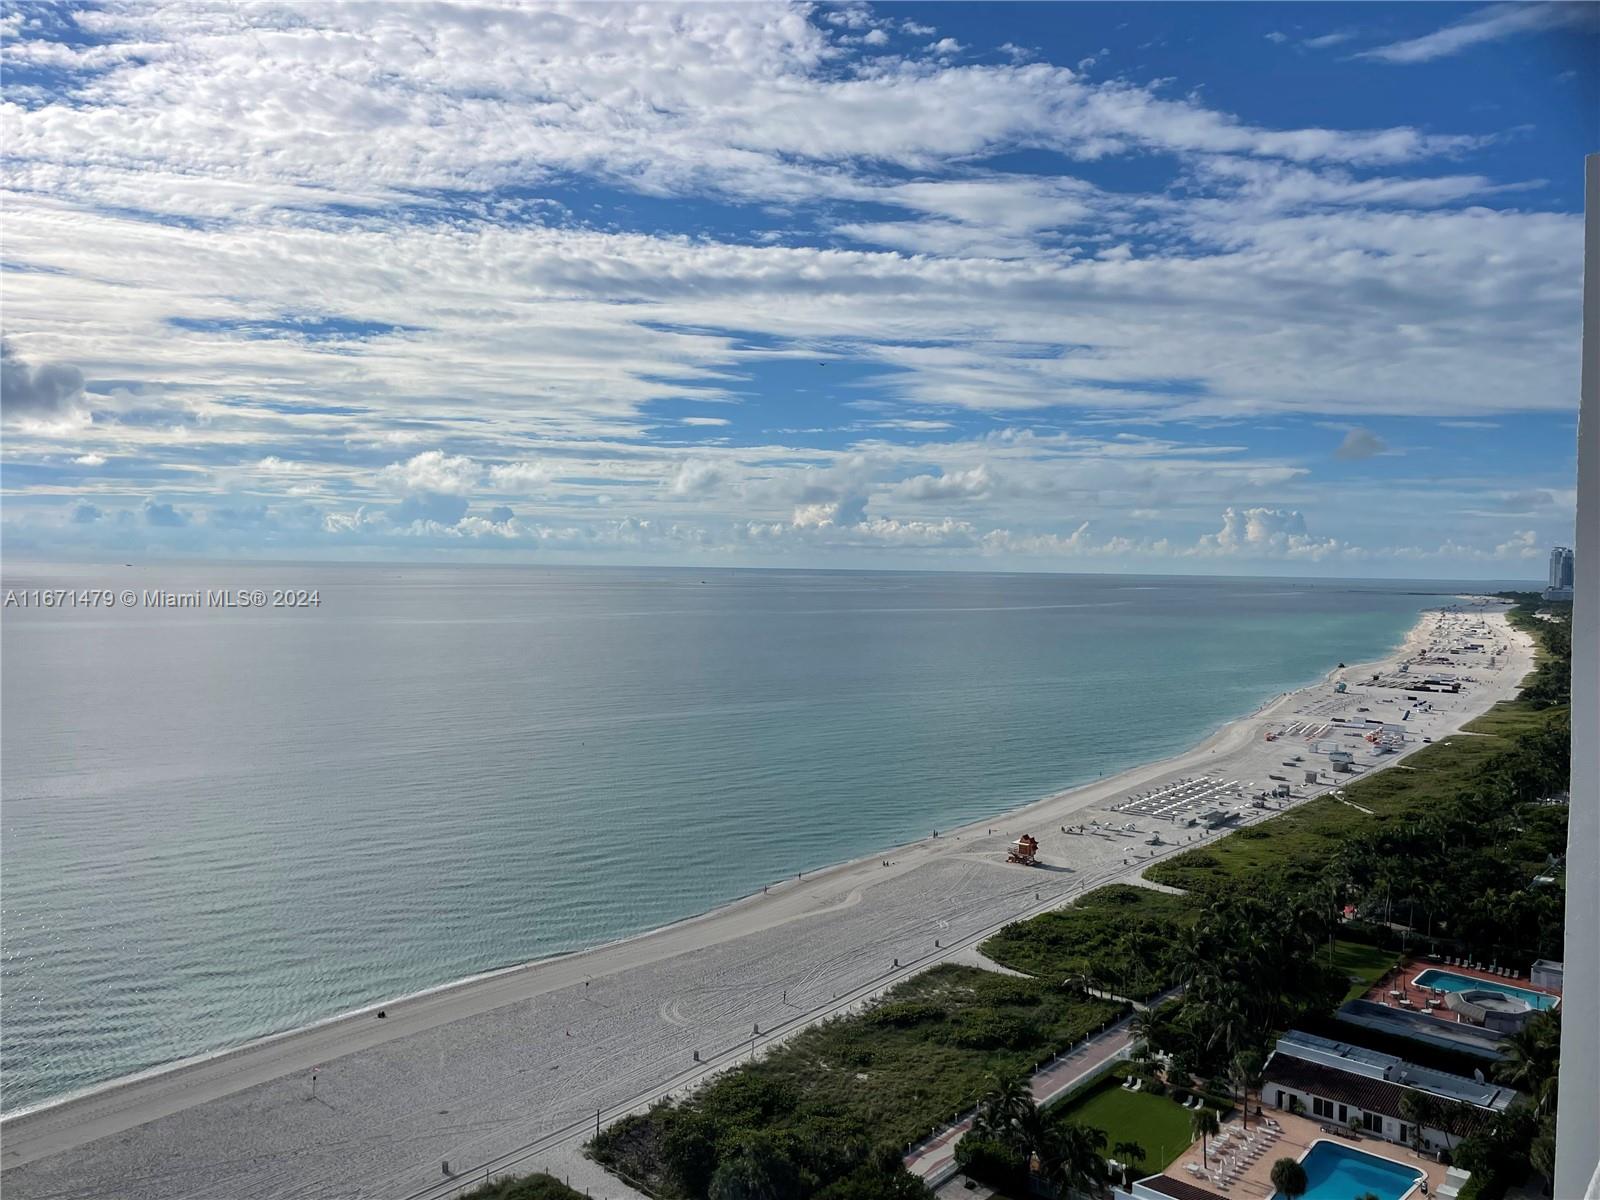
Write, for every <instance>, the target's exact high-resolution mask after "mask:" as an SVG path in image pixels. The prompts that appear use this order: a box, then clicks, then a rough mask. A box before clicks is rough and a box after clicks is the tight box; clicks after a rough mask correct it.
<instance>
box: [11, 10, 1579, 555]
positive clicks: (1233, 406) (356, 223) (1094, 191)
mask: <svg viewBox="0 0 1600 1200" xmlns="http://www.w3.org/2000/svg"><path fill="white" fill-rule="evenodd" d="M1597 12H1600V9H1597V8H1596V7H1595V6H1592V5H1589V6H1584V5H1569V4H1491V5H1450V4H1426V5H1423V4H1405V5H1388V4H1358V5H1339V4H1290V5H1278V4H1249V5H1244V4H1241V5H1211V4H1139V5H1100V4H1070V5H1069V4H1017V5H1007V4H1000V5H983V6H975V5H974V6H968V5H961V4H937V5H906V4H901V5H877V6H869V5H835V6H820V5H819V6H784V5H761V4H742V5H727V6H722V5H695V6H687V7H678V6H674V5H668V4H657V5H650V6H644V7H641V8H630V7H614V6H609V5H603V4H583V5H577V6H575V7H569V8H562V7H554V6H536V5H528V6H516V5H495V6H492V7H491V6H459V7H451V6H421V5H401V4H394V5H354V4H352V5H343V4H337V3H330V4H325V5H317V6H306V5H263V6H260V7H250V8H245V7H241V6H235V5H231V4H217V5H204V4H200V5H185V6H183V7H176V6H174V7H166V6H160V5H143V4H138V5H124V4H119V3H113V4H103V5H72V4H39V5H30V4H12V5H8V6H7V7H6V8H5V9H4V16H3V18H0V35H3V38H4V46H3V50H0V54H3V61H4V69H5V88H4V103H5V108H6V111H5V113H4V127H5V129H6V134H5V142H4V156H3V163H4V176H3V187H4V196H3V201H4V205H5V212H6V236H5V242H4V251H3V260H4V262H3V269H4V290H5V296H4V299H5V305H4V311H3V333H4V343H5V360H4V361H5V366H4V369H5V375H4V431H3V432H4V440H3V470H4V481H3V482H4V509H3V533H4V538H5V552H6V554H7V556H9V557H13V558H16V557H28V558H38V557H62V558H66V557H73V558H77V557H86V558H95V557H103V558H109V557H116V558H121V557H125V556H128V555H132V554H147V555H163V556H171V555H205V556H216V557H241V558H242V557H269V558H290V557H293V558H308V557H323V558H333V559H342V558H349V559H363V558H365V559H371V558H383V559H395V558H429V559H433V558H438V559H456V558H473V559H493V560H502V561H503V560H509V559H516V558H524V559H529V560H534V561H537V560H540V559H550V560H552V561H608V562H620V561H630V562H705V563H720V564H727V565H740V564H751V565H786V564H787V565H811V566H861V567H882V566H903V567H908V568H945V567H951V568H954V567H984V568H992V569H1022V570H1057V571H1072V570H1096V571H1116V570H1138V571H1162V572H1206V573H1218V572H1241V573H1251V574H1266V573H1280V574H1292V573H1303V574H1321V575H1336V574H1349V575H1364V576H1371V575H1394V576H1405V577H1427V576H1436V577H1483V578H1506V577H1517V576H1525V577H1529V578H1537V577H1539V576H1540V575H1541V574H1542V569H1543V568H1542V562H1543V558H1544V556H1545V553H1546V550H1547V547H1548V546H1549V545H1550V544H1551V543H1555V542H1570V539H1571V534H1572V511H1573V475H1574V453H1573V435H1574V422H1575V410H1576V394H1577V372H1578V303H1579V287H1580V276H1579V253H1580V242H1581V229H1580V216H1579V210H1580V205H1581V158H1582V156H1583V154H1584V153H1586V152H1589V151H1592V150H1594V149H1596V148H1600V116H1597V114H1600V79H1597V74H1596V68H1595V64H1596V62H1600V32H1597V17H1596V13H1597Z"/></svg>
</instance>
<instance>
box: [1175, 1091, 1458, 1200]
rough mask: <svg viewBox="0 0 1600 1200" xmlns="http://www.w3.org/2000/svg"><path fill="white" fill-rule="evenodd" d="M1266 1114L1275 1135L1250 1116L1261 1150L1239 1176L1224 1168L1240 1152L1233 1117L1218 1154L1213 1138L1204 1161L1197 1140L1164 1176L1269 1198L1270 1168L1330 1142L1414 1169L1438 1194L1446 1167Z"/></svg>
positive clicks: (1220, 1191)
mask: <svg viewBox="0 0 1600 1200" xmlns="http://www.w3.org/2000/svg"><path fill="white" fill-rule="evenodd" d="M1253 1103H1254V1102H1253V1101H1252V1104H1253ZM1265 1115H1266V1117H1267V1118H1268V1119H1269V1120H1271V1121H1274V1122H1276V1123H1277V1126H1278V1130H1277V1133H1276V1135H1274V1134H1273V1133H1272V1131H1271V1130H1270V1128H1268V1127H1267V1126H1264V1125H1263V1124H1262V1123H1261V1122H1260V1120H1259V1118H1257V1117H1255V1116H1253V1115H1252V1116H1251V1118H1250V1134H1251V1136H1252V1137H1253V1138H1255V1140H1256V1145H1257V1146H1258V1147H1259V1149H1253V1150H1252V1152H1253V1153H1255V1155H1256V1157H1255V1159H1254V1161H1249V1162H1243V1163H1239V1167H1240V1170H1239V1172H1238V1174H1236V1175H1232V1176H1230V1175H1229V1173H1228V1172H1227V1170H1226V1164H1228V1163H1229V1162H1230V1161H1231V1162H1238V1159H1237V1157H1236V1156H1237V1155H1238V1153H1239V1151H1240V1149H1241V1138H1242V1133H1243V1126H1242V1125H1241V1123H1240V1120H1239V1118H1238V1116H1237V1115H1235V1116H1234V1117H1233V1118H1231V1119H1230V1120H1229V1121H1228V1122H1227V1124H1225V1125H1223V1127H1222V1134H1224V1135H1227V1137H1226V1141H1225V1143H1224V1144H1223V1146H1222V1147H1221V1148H1220V1150H1219V1148H1218V1146H1217V1139H1216V1138H1212V1139H1211V1147H1210V1149H1211V1153H1210V1155H1209V1156H1208V1157H1207V1158H1206V1159H1205V1160H1203V1161H1202V1159H1201V1157H1200V1143H1199V1142H1196V1143H1195V1144H1194V1145H1192V1146H1190V1147H1189V1149H1188V1150H1186V1151H1184V1152H1183V1153H1182V1154H1180V1155H1179V1156H1178V1157H1177V1159H1175V1160H1174V1161H1173V1163H1172V1165H1171V1166H1169V1167H1168V1168H1167V1169H1166V1171H1165V1172H1163V1174H1165V1175H1168V1176H1170V1177H1171V1178H1173V1179H1177V1180H1181V1181H1182V1182H1185V1183H1189V1184H1193V1185H1195V1186H1197V1187H1201V1188H1204V1189H1205V1190H1207V1191H1209V1192H1214V1193H1216V1194H1217V1195H1220V1196H1226V1197H1229V1200H1233V1198H1234V1197H1238V1198H1239V1200H1272V1197H1273V1196H1275V1195H1276V1194H1277V1189H1276V1188H1275V1187H1273V1186H1272V1164H1273V1163H1275V1162H1277V1161H1278V1160H1279V1159H1280V1158H1294V1159H1298V1158H1302V1157H1304V1155H1305V1153H1306V1151H1307V1150H1309V1149H1310V1148H1311V1144H1312V1143H1313V1142H1318V1141H1331V1142H1335V1143H1337V1144H1339V1145H1341V1146H1348V1147H1350V1148H1351V1149H1352V1150H1361V1151H1364V1152H1365V1153H1367V1154H1371V1155H1373V1156H1375V1157H1377V1158H1386V1159H1388V1160H1389V1161H1390V1162H1397V1163H1401V1164H1403V1165H1404V1166H1407V1167H1415V1168H1416V1169H1417V1170H1419V1171H1421V1172H1423V1173H1424V1174H1425V1175H1426V1176H1427V1177H1428V1191H1429V1192H1430V1193H1433V1192H1437V1191H1438V1189H1439V1187H1440V1185H1441V1184H1443V1183H1444V1172H1445V1169H1444V1167H1443V1166H1442V1165H1440V1164H1439V1163H1437V1162H1434V1160H1433V1159H1431V1158H1427V1157H1425V1156H1423V1155H1421V1154H1418V1153H1417V1152H1416V1151H1414V1150H1412V1149H1410V1148H1409V1147H1407V1146H1397V1145H1395V1144H1394V1143H1393V1142H1386V1141H1384V1140H1383V1139H1382V1138H1377V1137H1367V1136H1363V1137H1361V1138H1360V1139H1356V1138H1351V1137H1344V1136H1338V1137H1336V1136H1334V1135H1331V1134H1326V1133H1323V1132H1322V1126H1323V1122H1321V1121H1311V1120H1307V1119H1306V1118H1304V1117H1296V1116H1292V1115H1290V1114H1289V1113H1286V1112H1281V1111H1278V1110H1277V1109H1273V1110H1270V1111H1268V1112H1267V1113H1266V1114H1265ZM1262 1130H1266V1131H1267V1132H1266V1137H1265V1139H1263V1137H1262V1133H1261V1131H1262ZM1219 1136H1221V1135H1219ZM1191 1167H1194V1168H1198V1170H1199V1171H1201V1172H1203V1174H1198V1173H1196V1172H1195V1171H1191V1170H1190V1168H1191Z"/></svg>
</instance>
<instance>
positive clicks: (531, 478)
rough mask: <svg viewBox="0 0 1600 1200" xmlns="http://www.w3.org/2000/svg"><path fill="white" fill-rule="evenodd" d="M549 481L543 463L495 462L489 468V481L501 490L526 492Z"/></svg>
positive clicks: (548, 475) (548, 474)
mask: <svg viewBox="0 0 1600 1200" xmlns="http://www.w3.org/2000/svg"><path fill="white" fill-rule="evenodd" d="M549 481H550V472H549V469H548V468H547V467H546V466H545V465H544V464H543V463H531V462H513V463H496V464H495V465H494V466H492V467H490V468H489V483H490V484H491V485H492V486H493V487H495V488H496V489H498V490H499V491H502V492H528V491H532V490H534V489H535V488H539V487H543V486H544V485H545V484H547V483H548V482H549Z"/></svg>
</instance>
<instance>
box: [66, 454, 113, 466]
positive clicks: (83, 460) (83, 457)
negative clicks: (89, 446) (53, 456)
mask: <svg viewBox="0 0 1600 1200" xmlns="http://www.w3.org/2000/svg"><path fill="white" fill-rule="evenodd" d="M72 461H73V462H75V463H76V464H77V465H78V466H80V467H103V466H105V465H106V456H105V455H104V454H96V453H94V452H93V451H90V452H89V453H88V454H80V455H78V457H77V458H75V459H73V460H72Z"/></svg>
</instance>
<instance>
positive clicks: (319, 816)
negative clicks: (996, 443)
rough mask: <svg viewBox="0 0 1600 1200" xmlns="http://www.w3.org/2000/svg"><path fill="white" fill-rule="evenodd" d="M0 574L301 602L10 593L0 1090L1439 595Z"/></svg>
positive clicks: (742, 865) (928, 806)
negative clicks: (280, 593)
mask: <svg viewBox="0 0 1600 1200" xmlns="http://www.w3.org/2000/svg"><path fill="white" fill-rule="evenodd" d="M5 584H6V586H7V587H31V586H51V585H54V586H72V587H84V586H99V585H102V584H104V585H109V586H113V587H116V588H119V589H120V588H122V587H135V588H140V589H143V588H153V587H163V588H169V589H174V590H186V589H188V588H193V587H200V588H204V587H223V586H228V587H245V586H260V587H266V588H271V587H304V588H316V589H318V590H319V593H320V598H321V600H322V604H321V606H320V607H319V608H317V609H315V610H311V611H302V612H292V613H271V612H253V613H239V612H233V613H227V612H218V611H187V610H186V611H172V610H168V611H165V612H154V611H147V610H127V609H122V608H118V609H116V610H112V611H109V612H108V611H104V610H101V611H84V610H79V611H60V610H58V611H54V612H43V611H39V610H28V611H15V610H13V611H10V612H8V613H7V614H6V619H5V621H4V625H3V638H4V641H3V651H4V660H5V671H4V677H3V681H4V697H3V703H4V712H3V716H4V722H3V738H4V740H3V746H0V751H3V757H0V764H3V766H0V785H3V787H0V796H3V801H4V804H3V810H0V834H3V838H0V871H3V875H4V889H3V912H0V953H3V957H0V987H3V997H4V999H3V1004H4V1012H3V1018H4V1020H3V1026H4V1028H3V1045H0V1052H3V1068H4V1076H3V1082H4V1098H3V1102H4V1105H5V1107H6V1108H7V1109H8V1110H9V1109H14V1108H17V1107H20V1106H22V1105H26V1104H29V1103H35V1102H37V1101H39V1100H41V1099H44V1098H46V1097H49V1096H52V1095H57V1094H60V1093H62V1092H64V1091H67V1090H70V1089H73V1088H77V1087H82V1086H85V1085H87V1084H91V1083H94V1082H98V1081H101V1080H105V1079H109V1078H113V1077H115V1076H118V1075H123V1074H127V1073H129V1072H132V1071H135V1070H139V1069H141V1068H144V1067H148V1066H151V1065H154V1064H157V1063H161V1062H167V1061H171V1060H173V1059H176V1058H179V1057H183V1056H185V1055H189V1054H194V1053H198V1052H202V1051H205V1050H209V1049H213V1048H216V1047H219V1046H225V1045H229V1044H234V1043H237V1042H240V1041H243V1040H246V1039H248V1038H250V1037H253V1036H258V1035H261V1034H264V1033H268V1032H272V1031H276V1030H281V1029H285V1028H290V1027H293V1026H296V1025H300V1024H304V1023H305V1022H308V1021H311V1020H314V1019H317V1018H320V1017H324V1016H328V1015H331V1014H333V1013H336V1012H339V1011H343V1010H345V1009H349V1008H352V1007H356V1006H358V1005H361V1004H364V1003H368V1002H371V1001H373V1000H378V999H384V998H389V997H393V996H395V995H399V994H402V993H405V992H409V991H414V990H416V989H419V988H423V987H428V986H431V985H435V984H439V983H442V982H446V981H448V980H451V979H455V978H459V977H461V976H464V975H467V974H471V973H473V972H476V971H481V970H485V969H488V968H492V967H496V966H503V965H507V964H510V963H514V962H519V961H524V960H527V959H530V958H535V957H539V956H543V955H548V954H552V953H556V952H559V951H564V950H571V949H574V948H577V947H581V946H585V945H590V944H593V943H596V942H599V941H604V940H608V939H611V938H615V937H619V936H622V935H626V934H629V933H635V932H638V931H640V930H643V929H647V928H650V927H653V926H656V925H659V924H661V923H663V922H666V921H669V920H673V919H676V918H679V917H683V916H686V915H690V914H693V913H696V912H700V911H703V910H704V909H706V908H708V907H711V906H713V905H715V904H718V903H720V902H723V901H726V900H729V899H732V898H735V897H738V896H741V895H745V894H748V893H749V892H751V891H754V890H757V889H759V888H760V886H761V885H762V883H764V882H767V881H770V880H773V879H777V878H781V877H783V876H786V875H789V874H792V873H793V872H794V871H796V870H799V869H809V868H813V867H818V866H822V865H825V864H828V863H832V862H837V861H840V860H843V859H848V858H853V857H857V856H860V855H864V854H869V853H871V852H872V851H874V850H876V849H879V848H881V847H884V846H887V845H890V844H893V843H896V842H902V841H906V840H909V839H912V838H916V837H920V836H924V835H925V834H926V833H927V832H928V831H929V830H930V829H933V828H942V827H949V826H954V825H957V824H960V823H962V822H965V821H970V820H978V819H981V818H982V817H984V816H985V815H992V814H995V813H999V812H1002V811H1004V810H1007V809H1010V808H1014V807H1016V806H1018V805H1019V804H1022V803H1025V802H1027V801H1030V800H1033V799H1036V798H1038V797H1040V796H1042V795H1044V794H1047V793H1049V792H1051V791H1053V790H1056V789H1058V788H1062V787H1066V786H1069V785H1072V784H1075V783H1080V782H1083V781H1086V780H1090V779H1094V778H1096V777H1097V776H1098V775H1099V774H1101V773H1102V772H1106V773H1109V772H1112V771H1115V770H1118V769H1121V768H1124V767H1127V766H1131V765H1134V764H1135V763H1138V762H1141V761H1148V760H1150V759H1152V758H1155V757H1159V756H1161V755H1164V754H1168V753H1171V752H1174V751H1177V750H1179V749H1182V748H1184V747H1185V746H1188V745H1191V744H1193V743H1194V742H1196V741H1197V740H1199V739H1200V738H1202V737H1203V736H1205V735H1206V734H1207V733H1208V732H1209V731H1210V730H1212V729H1214V728H1215V727H1216V726H1217V725H1219V724H1220V723H1222V722H1224V721H1226V720H1228V719H1230V718H1232V717H1235V716H1238V715H1241V714H1243V713H1246V712H1248V711H1250V710H1252V709H1253V708H1255V707H1256V706H1257V705H1258V704H1259V703H1261V702H1262V701H1263V700H1265V699H1267V698H1269V697H1270V696H1272V695H1274V694H1275V693H1278V692H1281V691H1283V690H1285V689H1287V688H1291V687H1295V686H1299V685H1301V684H1304V683H1307V682H1309V681H1310V680H1312V679H1314V678H1316V677H1318V676H1320V675H1321V674H1323V673H1324V672H1325V671H1327V670H1328V669H1329V668H1330V667H1332V666H1333V665H1334V663H1335V662H1336V661H1338V660H1339V659H1344V660H1346V661H1357V660H1361V659H1366V658H1372V657H1375V656H1377V655H1378V654H1380V653H1382V652H1383V651H1385V650H1386V649H1388V648H1389V647H1391V646H1393V645H1394V644H1395V643H1396V642H1397V641H1398V640H1399V639H1400V637H1401V636H1402V635H1403V633H1404V631H1405V630H1406V629H1407V628H1408V627H1409V626H1410V625H1411V624H1412V623H1413V621H1414V620H1415V618H1416V614H1417V612H1418V611H1419V610H1420V609H1422V608H1424V607H1426V606H1428V605H1429V604H1433V603H1437V601H1438V593H1441V592H1443V593H1448V592H1450V591H1453V590H1455V589H1453V588H1449V587H1446V586H1442V585H1415V584H1389V583H1381V584H1379V583H1373V584H1329V583H1305V582H1288V581H1282V580H1273V581H1250V580H1237V579H1155V578H1148V577H1140V578H1123V577H1113V576H1075V577H1074V576H1037V575H1034V576H1026V575H935V574H887V573H886V574H867V573H841V572H826V573H825V572H776V571H715V572H710V571H705V570H695V571H676V570H632V569H608V568H533V567H527V568H508V567H449V568H445V567H440V568H425V567H404V568H396V567H378V566H366V567H326V566H317V567H304V566H303V567H244V568H238V567H229V568H226V569H224V568H201V567H183V568H170V569H167V568H162V569H158V568H154V567H152V568H131V569H124V568H117V569H115V570H111V569H95V568H72V569H68V568H51V569H36V570H30V569H23V568H16V569H11V570H8V572H7V575H6V580H5ZM1482 586H1483V585H1479V587H1480V588H1481V587H1482ZM1425 592H1433V593H1435V594H1432V595H1430V594H1423V593H1425Z"/></svg>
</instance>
